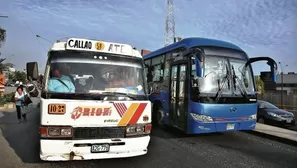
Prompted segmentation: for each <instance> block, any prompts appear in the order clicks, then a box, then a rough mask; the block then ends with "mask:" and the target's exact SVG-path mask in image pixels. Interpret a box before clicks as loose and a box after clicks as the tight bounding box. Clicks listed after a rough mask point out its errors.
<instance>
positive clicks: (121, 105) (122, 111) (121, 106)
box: [119, 103, 125, 113]
mask: <svg viewBox="0 0 297 168" xmlns="http://www.w3.org/2000/svg"><path fill="white" fill-rule="evenodd" d="M119 108H120V109H121V113H124V111H125V108H123V103H119Z"/></svg>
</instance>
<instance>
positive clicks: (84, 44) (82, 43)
mask: <svg viewBox="0 0 297 168" xmlns="http://www.w3.org/2000/svg"><path fill="white" fill-rule="evenodd" d="M66 50H72V51H73V50H76V51H91V52H103V53H111V54H120V55H129V56H133V57H139V58H142V56H141V54H140V52H139V51H138V50H137V49H136V48H134V47H132V46H131V45H129V44H121V43H114V42H106V41H97V40H90V39H82V38H70V39H68V40H67V42H60V41H57V42H56V43H54V45H53V46H52V48H51V49H50V51H66Z"/></svg>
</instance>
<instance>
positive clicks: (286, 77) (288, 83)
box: [276, 72, 297, 95]
mask: <svg viewBox="0 0 297 168" xmlns="http://www.w3.org/2000/svg"><path fill="white" fill-rule="evenodd" d="M281 86H282V77H281V74H278V75H277V79H276V90H279V91H281V90H282V87H281ZM283 91H284V92H285V93H286V94H288V95H290V94H297V74H296V73H294V72H289V73H288V74H283Z"/></svg>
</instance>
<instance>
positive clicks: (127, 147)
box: [40, 136, 150, 161]
mask: <svg viewBox="0 0 297 168" xmlns="http://www.w3.org/2000/svg"><path fill="white" fill-rule="evenodd" d="M149 141H150V136H145V137H135V138H123V139H120V141H119V140H117V141H112V140H111V139H95V140H52V139H51V140H43V139H42V140H40V159H41V160H44V161H68V160H91V159H109V158H124V157H133V156H140V155H144V154H146V153H147V147H148V144H149ZM106 143H107V144H110V150H109V151H108V152H105V153H92V152H91V145H92V144H106Z"/></svg>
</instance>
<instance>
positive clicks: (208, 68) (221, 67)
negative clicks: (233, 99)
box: [192, 56, 232, 94]
mask: <svg viewBox="0 0 297 168" xmlns="http://www.w3.org/2000/svg"><path fill="white" fill-rule="evenodd" d="M193 59H194V58H192V60H193ZM227 61H228V60H227V59H226V58H225V57H216V56H206V57H205V64H204V71H205V72H204V78H199V91H200V92H201V93H213V94H216V93H217V92H218V89H219V84H220V87H221V88H222V94H231V93H232V92H231V89H229V88H228V83H229V84H231V80H229V82H228V79H227V74H228V73H227V72H228V71H227V70H228V62H227ZM195 70H196V65H195V61H194V60H193V61H192V76H196V75H195Z"/></svg>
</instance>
